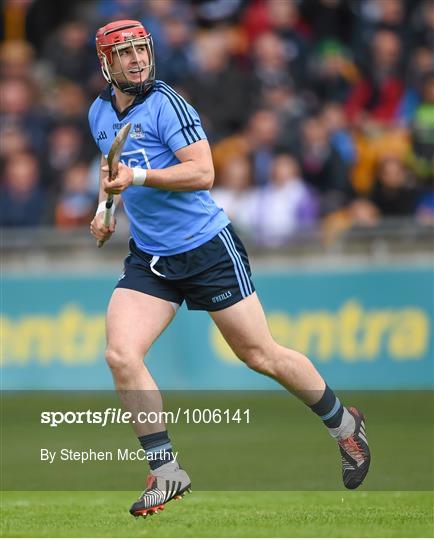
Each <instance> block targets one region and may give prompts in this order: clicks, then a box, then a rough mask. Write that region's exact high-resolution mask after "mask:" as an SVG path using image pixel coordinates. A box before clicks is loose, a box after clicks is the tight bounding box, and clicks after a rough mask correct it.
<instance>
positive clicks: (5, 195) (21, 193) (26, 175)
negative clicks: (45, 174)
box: [0, 152, 46, 227]
mask: <svg viewBox="0 0 434 540" xmlns="http://www.w3.org/2000/svg"><path fill="white" fill-rule="evenodd" d="M45 207H46V199H45V194H44V192H43V190H42V189H41V187H40V171H39V165H38V160H37V158H36V156H35V155H34V154H31V153H29V152H21V153H16V154H13V155H11V156H9V157H8V158H7V160H6V163H5V173H4V177H3V181H2V196H1V197H0V225H1V226H2V227H31V226H34V225H41V223H42V222H43V218H44V211H45Z"/></svg>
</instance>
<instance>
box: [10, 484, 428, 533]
mask: <svg viewBox="0 0 434 540" xmlns="http://www.w3.org/2000/svg"><path fill="white" fill-rule="evenodd" d="M136 495H137V494H135V493H130V492H69V493H66V492H56V493H53V492H51V493H50V492H4V493H3V495H2V536H9V537H24V536H31V537H86V536H87V537H212V536H215V537H306V536H311V537H312V536H313V537H318V536H320V537H321V536H324V537H327V536H329V537H341V536H347V537H392V536H394V537H430V536H432V535H433V533H434V530H433V493H432V492H388V493H384V492H366V491H365V492H359V493H358V492H354V493H353V492H229V493H224V492H204V491H202V492H199V491H198V492H193V493H192V494H191V495H189V496H187V497H185V498H184V499H183V500H182V501H175V502H170V503H169V504H168V505H167V507H166V509H165V510H164V512H161V513H159V514H158V515H157V516H151V517H149V518H147V519H146V520H143V519H142V518H140V519H134V518H132V517H131V516H130V515H129V514H128V507H129V504H130V503H131V502H132V500H133V499H134V497H135V496H136Z"/></svg>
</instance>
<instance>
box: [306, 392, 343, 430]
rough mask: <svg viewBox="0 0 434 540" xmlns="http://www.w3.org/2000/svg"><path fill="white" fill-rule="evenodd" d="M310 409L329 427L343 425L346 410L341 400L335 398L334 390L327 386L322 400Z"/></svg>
mask: <svg viewBox="0 0 434 540" xmlns="http://www.w3.org/2000/svg"><path fill="white" fill-rule="evenodd" d="M310 408H311V409H312V411H313V412H314V413H315V414H317V415H318V416H319V417H320V418H321V420H322V421H323V422H324V424H325V425H326V426H327V427H329V428H337V427H339V426H340V425H341V422H342V415H343V414H344V408H343V406H342V404H341V402H340V401H339V398H337V397H336V396H335V393H334V392H333V390H331V389H330V388H329V387H328V386H327V385H326V387H325V390H324V394H323V395H322V398H321V399H320V400H319V401H318V403H315V405H312V406H311V407H310Z"/></svg>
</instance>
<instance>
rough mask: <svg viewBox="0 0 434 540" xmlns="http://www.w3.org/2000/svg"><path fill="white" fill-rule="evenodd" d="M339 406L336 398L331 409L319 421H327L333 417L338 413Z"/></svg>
mask: <svg viewBox="0 0 434 540" xmlns="http://www.w3.org/2000/svg"><path fill="white" fill-rule="evenodd" d="M340 406H341V402H340V401H339V398H336V401H335V404H334V406H333V409H332V410H331V411H330V412H329V413H327V414H325V415H324V416H321V420H329V419H330V418H331V417H332V416H334V415H335V414H336V413H337V412H338V410H339V408H340Z"/></svg>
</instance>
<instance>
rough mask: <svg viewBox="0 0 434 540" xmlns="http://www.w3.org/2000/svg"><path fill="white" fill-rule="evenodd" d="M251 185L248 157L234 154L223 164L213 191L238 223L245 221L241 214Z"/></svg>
mask: <svg viewBox="0 0 434 540" xmlns="http://www.w3.org/2000/svg"><path fill="white" fill-rule="evenodd" d="M250 187H251V167H250V162H249V160H248V159H247V158H246V157H243V156H234V157H232V158H231V159H229V160H228V161H226V163H225V164H224V165H223V167H222V168H221V169H220V173H219V175H218V178H217V179H216V187H215V188H214V189H213V191H212V195H213V198H214V200H215V201H216V202H217V204H218V205H219V206H221V207H222V208H223V209H224V211H225V212H226V213H227V215H228V216H229V218H230V219H231V220H232V221H234V222H236V223H237V224H240V223H244V222H245V220H246V218H245V216H242V215H241V209H242V207H243V202H244V199H245V197H246V195H247V193H248V190H249V189H250Z"/></svg>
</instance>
